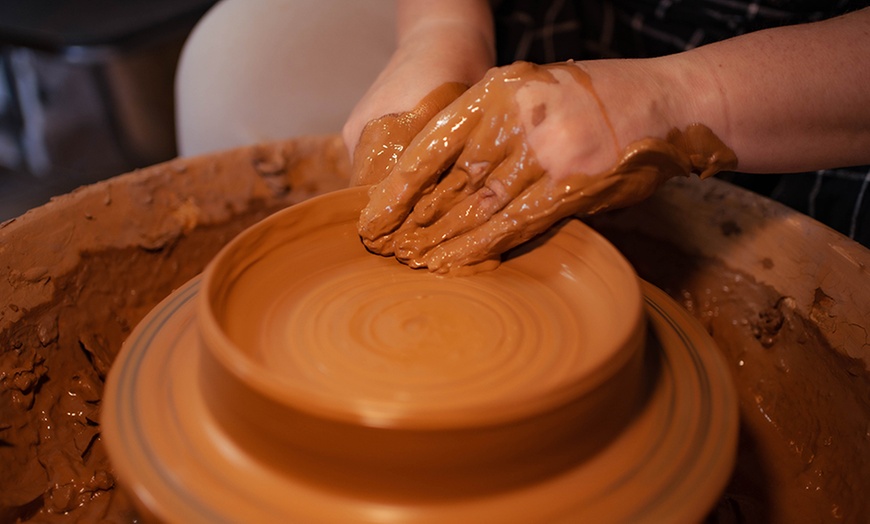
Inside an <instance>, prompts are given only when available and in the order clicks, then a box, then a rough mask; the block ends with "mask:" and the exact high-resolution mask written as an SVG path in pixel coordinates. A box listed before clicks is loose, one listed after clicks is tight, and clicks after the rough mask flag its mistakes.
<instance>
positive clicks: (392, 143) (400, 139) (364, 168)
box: [345, 82, 468, 186]
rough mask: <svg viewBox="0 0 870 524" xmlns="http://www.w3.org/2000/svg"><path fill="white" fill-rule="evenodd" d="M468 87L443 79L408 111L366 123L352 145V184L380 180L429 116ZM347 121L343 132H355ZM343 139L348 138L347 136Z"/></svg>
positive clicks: (394, 163)
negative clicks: (442, 82)
mask: <svg viewBox="0 0 870 524" xmlns="http://www.w3.org/2000/svg"><path fill="white" fill-rule="evenodd" d="M467 88H468V86H467V85H465V84H461V83H459V82H447V83H444V84H442V85H440V86H439V87H437V88H435V90H433V91H432V92H431V93H429V94H428V95H426V96H425V97H424V98H423V99H422V100H421V101H420V102H419V103H418V104H417V105H416V106H415V107H414V108H413V109H411V110H410V111H403V112H399V113H388V114H384V115H383V116H381V117H378V118H374V119H372V120H370V121H369V122H368V123H366V124H365V126H364V127H363V128H362V132H361V133H359V135H357V136H358V137H359V139H358V142H357V143H356V145H355V146H353V148H354V149H353V155H352V161H353V163H352V167H351V184H352V185H355V186H356V185H368V184H374V183H376V182H379V181H380V180H382V179H383V178H384V177H385V176H386V175H387V173H389V172H390V171H391V170H392V169H393V166H395V165H396V162H397V161H398V159H399V157H400V156H401V155H402V151H404V149H405V148H406V147H407V146H408V144H409V143H410V142H411V140H412V139H413V138H414V137H415V136H416V135H417V133H419V132H420V131H421V130H422V129H423V127H424V126H425V125H426V124H427V123H428V122H429V120H430V119H431V118H432V117H433V116H435V115H436V114H437V113H438V112H439V111H441V110H442V109H444V108H445V107H447V105H448V104H450V102H452V101H453V100H455V99H456V97H458V96H459V95H460V94H462V92H463V91H465V90H466V89H467ZM348 122H349V124H348V126H346V127H345V132H346V134H348V135H352V134H353V133H356V127H357V126H356V124H355V123H352V121H348ZM345 141H346V142H348V138H347V136H346V137H345ZM348 143H349V142H348Z"/></svg>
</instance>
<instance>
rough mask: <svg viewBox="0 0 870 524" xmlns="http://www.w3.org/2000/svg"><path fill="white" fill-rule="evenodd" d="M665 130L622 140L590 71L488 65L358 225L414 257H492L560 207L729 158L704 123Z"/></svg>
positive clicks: (724, 164) (381, 249)
mask: <svg viewBox="0 0 870 524" xmlns="http://www.w3.org/2000/svg"><path fill="white" fill-rule="evenodd" d="M566 104H576V107H575V106H566ZM565 115H568V116H569V117H570V118H568V117H566V116H565ZM662 135H666V136H660V137H648V138H642V139H640V140H634V141H632V142H631V143H629V144H628V145H627V146H625V147H622V146H620V143H619V140H618V138H617V133H616V132H614V127H613V125H612V124H611V119H610V117H609V115H608V114H607V111H606V108H605V106H604V104H602V102H601V99H600V98H599V97H598V95H597V93H595V91H594V89H592V82H591V80H590V78H589V76H588V75H587V74H586V72H585V70H583V69H582V68H579V67H578V66H576V65H575V64H573V63H564V64H553V65H550V66H535V65H532V64H526V63H517V64H513V65H511V66H507V67H503V68H497V69H493V70H491V71H490V73H488V74H487V76H486V78H484V80H483V81H481V82H480V83H478V84H476V85H475V86H473V87H472V88H470V89H469V90H467V91H466V92H465V93H463V94H462V95H461V96H459V97H458V98H457V99H456V100H455V101H454V102H453V103H452V104H450V105H449V106H447V107H446V108H445V109H444V110H442V111H441V112H440V113H439V114H438V115H436V116H435V117H434V118H433V119H432V120H431V121H430V122H429V123H428V124H427V125H426V126H425V127H424V128H423V129H422V131H421V132H420V133H419V134H418V135H417V137H416V138H415V139H414V140H413V141H412V142H411V143H410V144H409V145H408V147H407V149H406V150H405V151H404V153H403V154H402V156H401V157H400V158H399V159H398V161H397V162H396V164H395V167H394V168H393V170H392V171H391V172H390V174H389V175H388V176H387V177H386V178H384V180H382V181H381V182H380V183H378V184H376V185H375V186H373V188H372V191H371V193H370V201H369V204H368V206H367V207H366V208H365V209H364V210H363V211H362V213H361V215H360V222H359V232H360V236H361V237H362V239H363V242H364V243H365V244H366V246H367V247H368V248H369V249H370V250H372V251H374V252H377V253H381V254H385V255H387V254H389V255H393V254H394V255H395V256H396V257H397V258H398V259H399V260H400V261H402V262H404V263H406V264H408V265H409V266H411V267H427V268H429V270H431V271H436V272H442V273H445V272H454V271H455V270H457V269H459V268H463V267H466V266H473V265H476V264H480V263H482V262H486V261H492V260H497V259H498V257H499V256H500V255H501V254H502V253H504V252H505V251H507V250H509V249H511V248H513V247H516V246H517V245H519V244H521V243H523V242H525V241H527V240H529V239H531V238H532V237H534V236H536V235H538V234H540V233H542V232H544V231H546V230H547V229H549V228H550V227H551V226H552V225H553V224H555V223H556V222H558V221H560V220H561V219H563V218H565V217H567V216H570V215H588V214H592V213H597V212H600V211H604V210H607V209H611V208H616V207H622V206H625V205H630V204H633V203H635V202H637V201H639V200H642V199H644V198H646V197H648V196H649V195H650V194H651V193H652V192H653V191H655V189H656V188H657V187H658V186H659V185H660V184H661V183H662V182H664V181H665V180H667V179H668V178H671V177H673V176H678V175H688V174H689V173H691V172H694V173H698V174H701V175H703V176H707V175H709V174H711V173H714V172H716V171H719V170H721V169H728V168H733V167H734V166H736V157H735V156H734V154H733V152H732V151H731V150H730V149H729V148H728V147H726V146H725V145H724V144H723V143H722V142H721V141H719V139H718V138H717V137H716V136H715V135H714V134H713V133H712V131H710V130H709V129H708V128H706V127H705V126H703V125H699V124H693V125H690V126H688V127H687V128H686V129H684V130H682V131H681V130H677V129H674V130H672V131H671V132H670V133H664V132H663V133H662ZM533 144H537V145H538V147H539V148H540V151H538V150H536V148H535V147H533V146H532V145H533ZM541 151H543V154H539V153H540V152H541ZM589 166H609V167H606V168H604V169H601V168H599V167H595V168H593V167H589ZM586 167H589V168H588V169H586Z"/></svg>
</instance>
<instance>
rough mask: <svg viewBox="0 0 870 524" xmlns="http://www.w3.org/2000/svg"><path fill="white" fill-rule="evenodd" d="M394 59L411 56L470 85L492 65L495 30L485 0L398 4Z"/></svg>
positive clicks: (418, 0)
mask: <svg viewBox="0 0 870 524" xmlns="http://www.w3.org/2000/svg"><path fill="white" fill-rule="evenodd" d="M397 7H398V12H397V24H398V25H397V37H398V42H397V44H398V49H397V54H398V55H399V57H398V58H397V59H399V60H401V59H402V58H401V57H402V56H412V57H414V59H415V60H423V61H425V62H427V63H428V64H429V66H430V68H431V70H433V71H438V72H441V71H446V70H449V71H451V74H453V75H454V76H455V77H456V78H453V79H452V80H453V81H456V82H462V83H465V84H468V85H471V84H473V83H475V82H477V81H478V80H479V79H480V77H481V76H482V75H483V73H484V72H486V70H487V69H489V68H490V67H492V66H493V65H494V63H495V30H494V28H493V23H492V13H491V11H490V7H489V3H488V2H487V1H486V0H438V1H431V0H399V2H398V6H397Z"/></svg>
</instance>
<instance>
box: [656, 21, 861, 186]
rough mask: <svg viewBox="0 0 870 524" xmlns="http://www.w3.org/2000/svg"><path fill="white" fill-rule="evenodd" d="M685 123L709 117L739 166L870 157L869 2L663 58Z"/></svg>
mask: <svg viewBox="0 0 870 524" xmlns="http://www.w3.org/2000/svg"><path fill="white" fill-rule="evenodd" d="M655 61H656V65H660V66H662V67H661V69H662V70H666V71H670V72H671V73H669V74H671V75H672V77H671V81H672V82H674V85H676V86H677V89H675V90H674V92H675V93H680V94H679V95H678V97H677V98H678V99H679V100H676V101H675V102H673V103H675V106H679V107H676V109H675V110H676V113H677V115H678V116H677V118H678V119H679V120H683V122H682V123H690V121H695V122H700V123H703V124H705V125H707V126H709V127H710V128H711V129H712V130H713V131H714V132H715V133H716V134H717V135H718V136H719V137H720V138H721V139H722V140H723V141H724V142H725V143H726V144H728V145H729V146H730V147H731V148H732V149H733V150H734V152H735V153H736V154H737V158H738V162H739V164H738V170H740V171H743V172H755V173H775V172H795V171H809V170H815V169H822V168H831V167H842V166H849V165H858V164H865V163H870V87H868V86H870V8H868V9H863V10H861V11H858V12H855V13H852V14H849V15H846V16H843V17H838V18H835V19H831V20H827V21H824V22H818V23H813V24H804V25H798V26H790V27H783V28H778V29H771V30H766V31H759V32H757V33H751V34H748V35H744V36H741V37H737V38H733V39H730V40H727V41H724V42H720V43H717V44H712V45H708V46H704V47H701V48H698V49H695V50H692V51H688V52H685V53H681V54H678V55H673V56H671V57H665V58H661V59H655Z"/></svg>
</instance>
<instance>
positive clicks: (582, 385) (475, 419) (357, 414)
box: [196, 187, 644, 429]
mask: <svg viewBox="0 0 870 524" xmlns="http://www.w3.org/2000/svg"><path fill="white" fill-rule="evenodd" d="M367 192H368V188H367V187H355V188H349V189H343V190H339V191H334V192H331V193H327V194H324V195H320V196H318V197H314V198H312V199H309V200H306V201H304V202H301V203H299V204H296V205H294V206H291V207H289V208H287V209H284V210H282V211H279V212H277V213H275V214H273V215H271V216H269V217H267V218H266V219H264V220H262V221H261V222H259V223H257V224H255V225H254V226H251V227H250V228H248V229H247V230H245V231H244V232H242V233H241V234H239V235H238V236H237V237H235V238H234V239H233V240H231V241H230V242H229V243H228V244H227V245H226V246H225V247H224V248H223V249H222V250H221V251H220V252H219V253H218V254H217V256H216V257H215V258H214V259H213V260H212V261H211V262H210V263H209V265H208V266H207V267H206V269H205V271H204V272H203V281H202V284H201V286H202V288H201V291H200V293H199V294H198V298H197V305H196V307H197V322H198V323H199V326H200V335H201V336H202V337H203V339H204V340H205V342H206V346H207V348H208V350H209V351H210V352H211V355H212V356H213V357H214V358H215V360H216V361H218V362H219V363H220V364H221V365H222V366H223V367H224V370H225V371H226V372H228V373H230V374H231V375H232V376H234V378H235V379H236V380H237V381H238V382H239V383H240V384H244V385H245V386H246V387H248V388H250V390H251V391H254V392H256V393H257V394H259V395H263V396H265V397H266V398H268V399H269V400H270V401H271V402H274V403H277V404H279V405H284V406H287V407H289V408H291V409H294V410H297V411H300V412H303V413H308V414H310V415H314V416H316V417H320V418H324V419H328V420H334V421H340V422H347V423H352V424H360V423H364V424H366V425H372V426H380V427H390V428H408V429H429V428H437V429H444V427H445V424H447V425H449V426H450V427H452V428H460V427H463V428H477V427H484V426H492V425H498V424H504V423H505V422H508V421H511V420H517V419H521V418H524V417H529V416H534V415H537V414H539V413H541V412H543V411H546V410H549V409H553V408H555V407H557V406H560V405H562V404H564V403H565V402H568V401H571V400H573V399H576V398H578V397H580V396H582V395H584V394H586V393H588V392H589V391H592V390H594V389H595V388H596V387H598V386H600V385H601V384H603V383H605V382H606V381H607V380H609V378H610V377H612V376H613V375H615V374H616V373H617V372H619V370H620V369H622V367H623V366H624V365H625V364H626V363H627V362H628V361H629V360H630V359H631V356H632V355H633V354H634V351H636V349H637V348H636V347H633V346H635V345H633V344H632V341H633V340H634V339H635V338H636V336H637V334H638V333H640V332H642V330H643V319H644V310H643V300H642V293H641V287H640V279H639V278H638V277H637V275H636V273H635V272H634V268H633V267H632V266H631V264H630V263H629V262H628V260H627V259H625V257H624V256H623V255H622V253H620V252H619V250H617V249H616V248H615V247H614V246H613V245H612V244H610V243H609V242H607V240H605V239H604V237H602V236H601V235H599V234H598V233H597V232H595V231H594V230H592V229H591V228H589V226H586V225H585V224H582V222H580V221H579V220H577V219H573V222H576V223H572V224H569V225H571V226H576V227H582V228H583V229H584V233H586V234H588V235H589V238H590V239H591V240H592V241H593V242H595V246H596V249H599V250H601V252H603V253H606V255H607V257H608V258H609V259H610V260H611V261H612V263H613V264H614V266H615V267H616V266H618V269H619V272H620V273H622V274H623V275H624V276H625V278H624V279H621V280H620V282H619V283H618V284H619V285H620V286H623V288H622V289H624V290H625V291H626V293H625V295H624V296H620V297H618V298H619V299H620V300H625V302H626V304H627V307H626V313H625V315H624V316H623V317H622V319H623V321H624V325H625V326H628V328H627V329H625V331H624V332H623V335H624V336H623V337H622V338H620V339H619V340H617V341H616V343H615V349H614V350H612V351H611V353H610V355H609V356H608V358H606V359H603V360H602V361H601V362H600V363H599V365H598V366H597V367H596V368H595V369H593V370H590V372H589V373H588V375H587V376H585V377H583V378H582V380H575V381H574V382H573V383H567V384H564V385H563V387H560V388H558V389H556V388H554V389H552V390H550V391H548V392H546V394H544V395H540V396H538V397H537V398H525V399H523V400H524V402H523V403H516V404H514V405H510V406H505V405H498V406H491V407H484V406H475V407H469V408H467V409H458V410H457V409H454V410H452V411H450V412H445V413H432V412H429V413H426V414H425V416H424V415H418V414H415V413H409V412H400V413H394V412H392V410H391V406H390V405H387V404H384V405H376V406H369V409H370V410H373V411H376V412H378V413H379V414H380V415H379V416H377V417H372V416H370V415H369V414H367V413H362V412H361V411H360V410H359V408H358V407H357V406H354V405H350V404H348V403H347V402H346V399H341V398H335V397H332V396H328V395H322V394H318V393H316V392H312V391H309V390H307V389H306V388H304V387H299V386H298V385H296V384H293V383H290V382H288V381H286V380H282V379H281V377H277V376H274V373H271V372H270V370H269V369H268V368H266V367H264V366H262V365H261V364H260V363H258V362H256V361H254V360H253V359H251V358H248V357H247V356H246V354H245V352H244V351H242V350H240V349H239V348H237V347H236V346H235V344H234V343H233V342H232V341H231V340H230V338H229V337H228V336H227V334H226V333H225V332H224V331H223V329H222V328H221V325H220V322H219V321H218V319H217V318H216V316H215V312H214V311H213V309H212V307H211V304H210V301H211V297H212V296H213V295H214V293H215V289H216V287H217V286H218V284H216V283H215V281H216V280H217V278H218V275H220V273H221V272H222V271H227V268H226V266H232V264H233V262H232V261H231V259H232V258H233V257H234V256H236V253H237V252H238V251H239V250H242V249H244V245H245V244H246V243H247V242H250V241H251V239H256V238H258V237H261V236H262V235H263V234H264V231H268V229H269V228H272V227H274V226H275V225H276V224H280V223H282V222H285V221H288V220H297V221H302V220H304V219H305V217H306V213H310V212H311V210H312V209H313V208H315V206H322V209H327V210H329V211H330V213H332V215H331V216H330V219H329V220H331V221H335V222H344V221H346V220H348V219H349V218H348V217H351V219H353V220H355V219H356V216H357V215H356V213H357V211H356V210H357V208H361V207H362V206H363V205H364V203H365V201H366V196H367ZM293 217H295V218H293ZM372 256H375V255H372ZM396 265H397V266H399V264H398V262H396ZM229 269H230V270H232V269H237V268H232V267H230V268H229ZM400 269H401V270H407V271H413V270H411V269H409V268H405V267H403V266H400ZM459 278H467V277H459ZM472 278H473V277H472ZM629 304H630V305H629ZM492 408H497V409H492ZM383 414H386V415H383Z"/></svg>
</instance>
